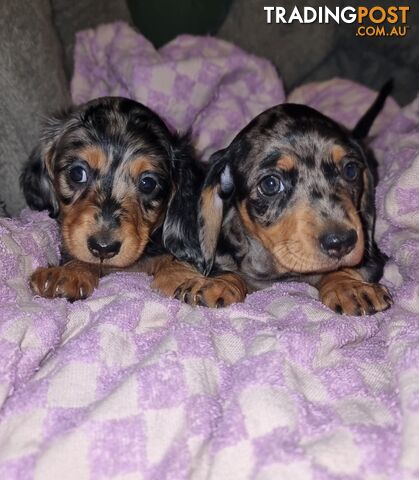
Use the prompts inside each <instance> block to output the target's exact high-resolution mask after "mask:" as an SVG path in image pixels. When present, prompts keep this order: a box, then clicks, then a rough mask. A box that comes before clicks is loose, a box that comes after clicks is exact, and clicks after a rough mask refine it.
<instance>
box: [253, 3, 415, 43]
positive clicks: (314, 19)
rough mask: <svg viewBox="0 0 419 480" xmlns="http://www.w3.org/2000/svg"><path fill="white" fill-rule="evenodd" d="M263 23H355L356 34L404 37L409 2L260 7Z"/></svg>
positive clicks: (406, 27) (406, 29)
mask: <svg viewBox="0 0 419 480" xmlns="http://www.w3.org/2000/svg"><path fill="white" fill-rule="evenodd" d="M263 9H264V10H265V12H266V22H267V23H277V24H279V23H293V22H296V23H307V24H309V23H326V24H327V23H332V22H334V23H337V24H338V25H341V24H345V23H346V24H348V23H353V24H355V25H356V35H357V36H360V37H404V36H405V35H406V34H407V32H408V30H409V28H410V27H409V25H408V15H409V12H410V6H408V5H398V6H395V5H393V6H390V7H387V8H384V7H381V6H380V5H374V6H369V7H366V6H360V7H352V6H346V7H332V8H329V7H326V6H319V7H297V6H294V7H293V8H291V9H287V8H285V7H277V6H268V7H263Z"/></svg>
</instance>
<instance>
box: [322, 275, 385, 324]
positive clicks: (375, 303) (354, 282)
mask: <svg viewBox="0 0 419 480" xmlns="http://www.w3.org/2000/svg"><path fill="white" fill-rule="evenodd" d="M317 288H318V289H319V295H320V299H321V301H322V302H323V303H324V304H325V305H327V306H328V307H329V308H331V309H332V310H334V311H335V312H338V313H345V314H348V315H371V314H373V313H376V312H382V311H383V310H387V308H389V307H390V306H391V305H392V303H393V300H392V298H391V295H390V292H389V291H388V289H387V288H386V287H385V286H384V285H381V284H379V283H369V282H366V281H365V280H364V279H363V277H362V275H361V273H360V272H359V271H357V270H356V269H353V268H344V269H342V270H338V271H336V272H331V273H327V274H325V275H323V276H322V277H321V279H320V281H319V283H318V284H317Z"/></svg>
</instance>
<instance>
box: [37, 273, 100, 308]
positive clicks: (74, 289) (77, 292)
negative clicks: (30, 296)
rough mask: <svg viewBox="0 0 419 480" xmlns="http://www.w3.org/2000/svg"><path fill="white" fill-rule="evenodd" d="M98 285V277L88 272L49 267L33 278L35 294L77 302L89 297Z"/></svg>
mask: <svg viewBox="0 0 419 480" xmlns="http://www.w3.org/2000/svg"><path fill="white" fill-rule="evenodd" d="M97 284H98V277H97V276H96V275H94V274H93V273H92V272H90V271H88V270H86V271H81V270H73V269H71V268H66V267H65V266H62V267H49V268H38V270H36V271H35V272H34V273H33V274H32V276H31V278H30V285H31V288H32V290H33V292H34V293H36V294H37V295H40V296H41V297H45V298H58V297H63V298H67V300H70V301H75V300H80V299H84V298H87V297H89V296H90V295H91V294H92V293H93V290H94V289H95V287H96V286H97Z"/></svg>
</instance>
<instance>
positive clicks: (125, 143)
mask: <svg viewBox="0 0 419 480" xmlns="http://www.w3.org/2000/svg"><path fill="white" fill-rule="evenodd" d="M202 182H203V173H202V172H201V170H200V169H199V166H198V165H197V163H196V162H195V161H194V158H193V154H192V152H191V149H190V147H189V145H188V142H187V141H183V140H181V139H179V138H177V137H176V136H175V135H172V134H171V133H170V131H169V130H168V128H167V127H166V125H165V124H164V123H163V121H162V120H161V119H160V118H159V117H158V116H157V115H156V114H155V113H153V112H152V111H151V110H150V109H148V108H147V107H145V106H144V105H141V104H139V103H137V102H135V101H132V100H128V99H125V98H119V97H104V98H100V99H97V100H93V101H91V102H89V103H87V104H85V105H82V106H81V107H78V108H73V109H70V110H69V111H67V112H64V113H63V114H60V115H57V116H54V117H52V118H50V119H49V120H48V121H47V122H46V124H45V126H44V129H43V132H42V137H41V140H40V142H39V145H38V146H37V147H36V148H35V150H34V151H33V153H32V155H31V156H30V158H29V160H28V162H27V164H26V165H25V168H24V171H23V173H22V178H21V183H22V187H23V191H24V194H25V197H26V200H27V203H28V205H29V206H30V207H32V208H34V209H37V210H44V209H47V210H49V212H50V215H51V216H52V217H56V218H57V220H58V222H59V224H60V229H61V236H62V264H61V265H60V266H51V267H47V268H39V269H38V270H36V271H35V272H34V273H33V275H32V276H31V279H30V284H31V286H32V289H33V291H34V292H35V293H36V294H38V295H41V296H43V297H49V298H52V297H65V298H67V299H69V300H77V299H81V298H85V297H87V296H89V295H90V294H91V293H92V291H93V290H94V288H95V287H96V286H97V284H98V281H99V278H100V276H101V275H103V274H106V273H109V272H111V271H116V270H141V271H145V272H147V273H150V274H153V275H154V276H155V278H154V282H153V286H154V287H155V288H157V289H159V290H161V291H162V292H164V293H167V294H172V293H173V290H174V286H177V285H178V284H179V283H180V281H181V280H184V279H185V278H187V275H186V277H185V273H184V272H186V273H188V272H189V271H190V270H191V267H189V266H187V265H186V264H183V263H181V262H179V261H175V260H174V259H173V257H172V254H174V255H176V257H177V258H178V259H179V260H180V261H186V262H188V261H190V260H191V258H190V256H189V255H190V254H189V252H196V251H197V249H199V246H198V245H197V243H198V239H197V235H196V232H193V234H190V232H189V231H190V228H191V225H192V226H193V227H195V230H196V215H197V212H196V210H197V206H196V201H193V202H190V201H188V199H189V197H193V198H194V199H195V198H196V196H197V195H198V194H199V193H198V192H199V190H198V189H199V188H200V185H202ZM193 261H194V263H195V264H196V265H197V266H198V267H201V265H200V262H199V258H195V257H194V258H193Z"/></svg>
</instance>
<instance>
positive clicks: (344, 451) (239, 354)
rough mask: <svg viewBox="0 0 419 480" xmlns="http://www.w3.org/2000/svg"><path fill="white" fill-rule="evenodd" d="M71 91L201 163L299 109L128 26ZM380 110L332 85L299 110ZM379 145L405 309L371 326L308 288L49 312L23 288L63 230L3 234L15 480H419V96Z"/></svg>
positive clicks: (341, 84) (271, 76)
mask: <svg viewBox="0 0 419 480" xmlns="http://www.w3.org/2000/svg"><path fill="white" fill-rule="evenodd" d="M290 61H292V59H290ZM72 94H73V98H74V101H75V102H76V103H79V102H83V101H86V100H89V99H91V98H93V97H96V96H99V95H109V94H111V95H124V96H128V97H132V98H134V99H137V100H139V101H142V102H144V103H145V104H147V105H148V106H150V107H151V108H153V109H155V110H156V111H157V112H158V113H160V114H161V115H162V117H163V118H164V119H165V120H166V121H167V123H168V124H169V125H170V126H171V128H173V129H176V130H180V131H184V130H186V129H191V130H192V137H193V139H194V141H195V142H196V144H197V146H198V150H199V152H200V154H201V155H202V157H203V158H204V159H207V158H208V156H209V154H210V153H211V152H212V151H214V150H215V149H218V148H220V147H223V146H226V145H227V143H228V142H229V141H230V140H231V138H232V137H233V136H234V135H235V133H237V131H238V130H239V129H240V128H241V127H243V126H244V125H245V124H246V123H247V122H248V121H249V120H250V119H251V118H252V117H253V116H254V115H256V114H257V113H259V112H261V111H262V110H264V109H266V108H267V107H270V106H271V105H274V104H277V103H281V102H284V101H285V95H284V91H283V88H282V84H281V80H280V78H279V77H278V75H277V73H276V71H275V70H274V68H273V67H272V66H271V65H270V64H269V63H268V62H267V61H265V60H262V59H260V58H256V57H253V56H251V55H248V54H246V53H244V52H243V51H241V50H239V49H238V48H236V47H234V46H233V45H231V44H228V43H226V42H223V41H220V40H216V39H211V38H195V37H190V36H182V37H179V38H177V39H176V40H174V41H173V42H171V43H170V44H168V45H167V46H165V47H164V48H162V49H161V50H160V51H156V50H154V48H153V47H152V46H151V44H150V43H148V42H147V40H146V39H144V38H143V37H142V36H141V35H139V34H138V33H136V32H135V31H133V30H132V29H131V28H130V27H128V26H127V25H125V24H122V23H118V24H112V25H105V26H101V27H99V28H98V29H96V30H89V31H85V32H82V33H80V34H79V35H78V37H77V45H76V51H75V74H74V78H73V83H72ZM373 98H374V92H371V91H370V90H368V89H366V88H364V87H361V86H360V85H356V84H354V83H351V82H348V81H344V80H340V79H334V80H331V81H329V82H325V83H321V84H311V85H307V86H305V87H303V88H300V89H298V90H297V91H294V92H293V93H292V94H291V95H290V96H289V97H288V99H287V100H288V101H294V102H299V103H307V104H309V105H312V106H314V107H315V108H318V109H319V110H321V111H323V112H324V113H326V114H328V115H331V116H332V117H333V118H335V119H337V120H339V121H341V122H342V123H344V124H345V125H347V126H349V127H350V126H352V125H354V124H355V122H356V121H357V119H358V118H359V117H360V116H361V115H362V113H363V112H364V111H365V110H366V108H367V106H368V105H369V104H370V103H371V102H372V100H373ZM375 134H376V136H375V140H374V143H373V146H374V148H375V151H376V154H377V157H378V160H379V162H380V165H381V168H380V172H381V180H380V183H379V186H378V189H377V196H376V199H377V210H378V222H377V232H376V235H377V240H378V242H379V245H380V246H381V248H382V249H383V250H384V251H385V252H386V253H387V254H388V255H389V257H390V260H389V262H388V264H387V266H386V269H385V276H384V279H383V283H384V284H386V285H387V286H388V287H389V288H390V289H391V291H392V292H393V295H394V298H395V304H394V306H393V307H392V308H391V309H390V310H389V311H386V312H384V313H381V314H377V315H374V316H370V317H350V316H339V315H337V314H334V313H333V312H332V311H330V310H328V309H327V308H326V307H325V306H323V305H322V304H321V303H320V302H319V301H318V297H317V291H316V290H315V289H313V288H311V287H309V286H308V285H305V284H298V283H283V284H276V285H274V286H273V287H272V288H270V289H267V290H264V291H260V292H257V293H254V294H252V295H250V296H249V297H248V298H247V300H246V302H245V303H243V304H236V305H233V306H231V307H229V308H225V309H219V310H210V309H207V308H203V307H198V308H192V307H189V306H187V305H184V304H181V303H180V302H178V301H176V300H172V299H168V298H163V297H162V296H160V295H159V294H158V293H156V292H153V291H152V290H151V289H150V286H149V285H150V278H149V277H147V276H146V275H143V274H134V273H116V274H112V275H109V276H107V277H105V278H103V279H102V280H101V282H100V285H99V288H98V289H97V290H96V291H95V292H94V294H93V296H92V297H91V298H89V299H87V300H84V301H78V302H75V303H73V304H70V303H67V302H66V301H65V300H63V299H56V300H46V299H42V298H34V297H33V295H32V293H31V292H30V290H29V288H28V282H27V278H28V276H29V274H30V273H31V271H32V270H33V269H35V268H36V267H38V266H41V265H47V264H49V263H50V264H54V263H57V262H58V260H59V248H58V247H59V234H58V229H57V225H56V224H55V222H54V221H53V220H51V219H50V218H49V217H48V216H47V214H46V213H43V212H42V213H34V212H30V211H28V210H26V211H23V212H22V214H21V216H20V217H19V218H17V219H13V220H7V219H1V220H0V300H1V306H0V405H1V411H0V413H1V418H0V478H2V479H7V480H14V479H16V480H29V479H36V480H49V479H51V480H56V479H60V480H67V479H68V480H75V479H77V480H87V479H94V480H97V479H115V480H117V479H118V480H134V479H176V480H182V479H214V480H229V479H231V480H247V479H259V480H262V479H263V480H269V479H274V480H282V479H284V480H285V479H293V480H306V479H307V480H308V479H313V480H319V479H330V480H338V479H341V480H378V479H392V480H393V479H394V480H398V479H410V478H418V477H419V285H418V283H419V282H418V280H419V98H418V99H416V101H414V102H413V103H412V104H411V105H409V106H407V107H406V108H404V109H403V110H400V109H399V107H398V106H397V105H396V104H395V103H394V102H393V101H391V100H390V101H388V102H387V105H386V108H385V110H384V112H383V113H382V114H381V115H380V117H379V119H378V121H377V123H376V125H375Z"/></svg>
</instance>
